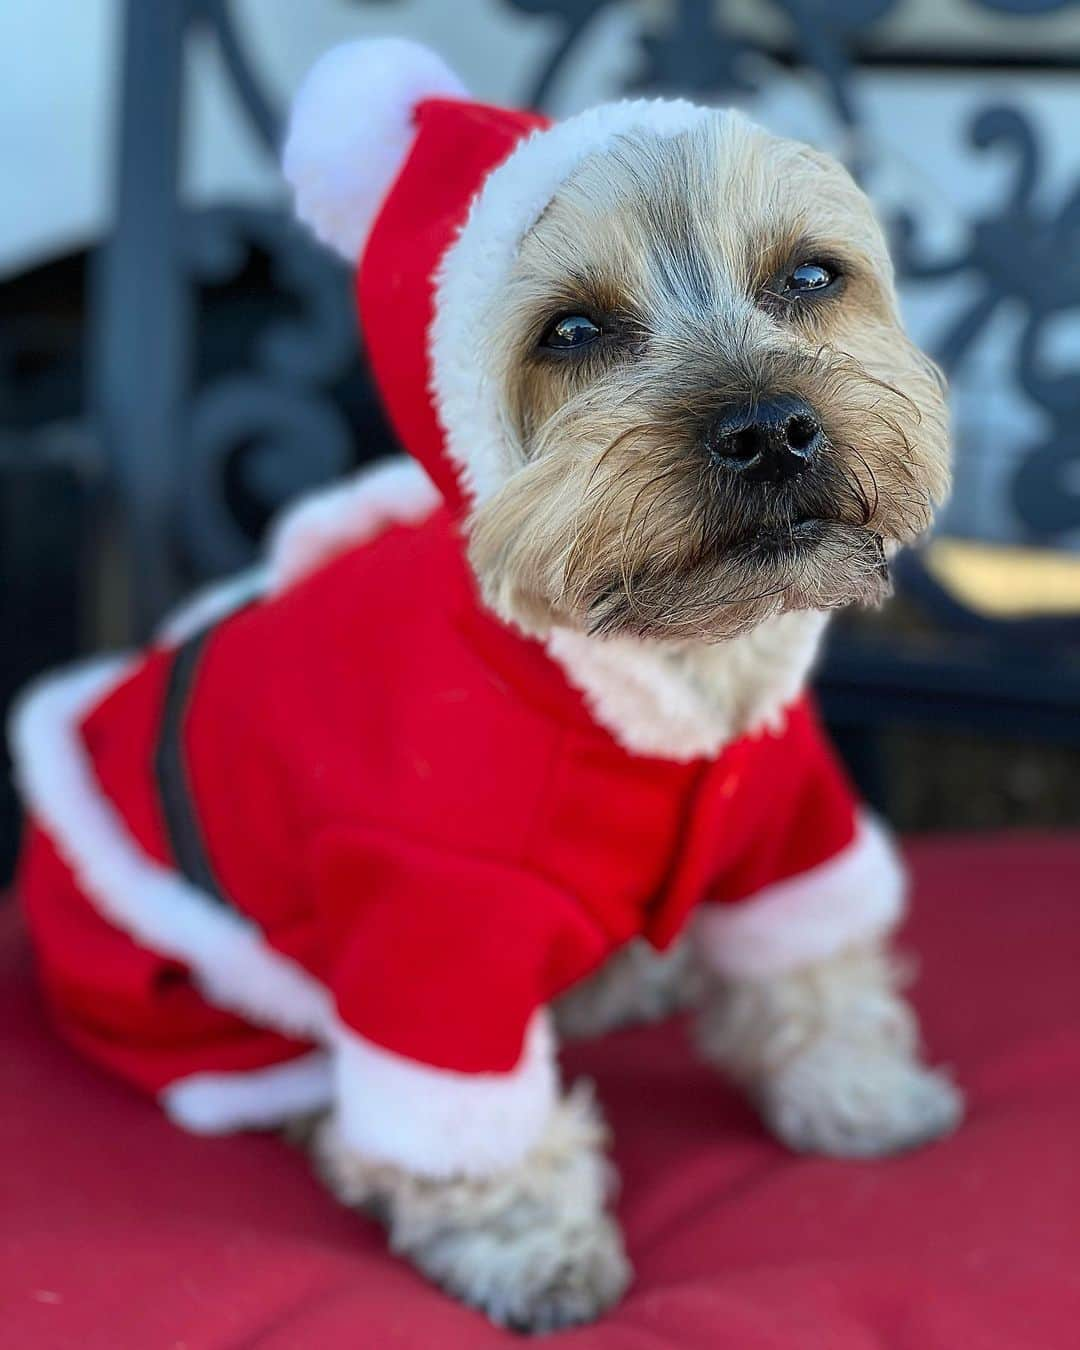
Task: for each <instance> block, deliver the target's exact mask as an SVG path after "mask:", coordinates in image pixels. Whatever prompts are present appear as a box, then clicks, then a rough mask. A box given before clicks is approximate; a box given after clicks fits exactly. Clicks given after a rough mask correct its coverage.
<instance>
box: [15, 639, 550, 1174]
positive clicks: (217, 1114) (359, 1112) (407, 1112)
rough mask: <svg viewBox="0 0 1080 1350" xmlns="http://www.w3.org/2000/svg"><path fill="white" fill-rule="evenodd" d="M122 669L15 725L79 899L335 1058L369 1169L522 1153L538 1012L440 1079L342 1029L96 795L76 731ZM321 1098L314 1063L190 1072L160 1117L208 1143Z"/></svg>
mask: <svg viewBox="0 0 1080 1350" xmlns="http://www.w3.org/2000/svg"><path fill="white" fill-rule="evenodd" d="M130 668H131V667H130V665H129V663H128V662H127V661H126V660H124V659H110V660H105V661H98V662H94V663H91V664H88V665H86V666H82V667H78V668H76V669H75V670H72V671H69V672H65V673H63V674H61V675H55V676H52V677H50V678H48V679H46V680H42V681H39V682H38V683H37V684H36V685H34V686H32V687H31V689H30V690H29V691H28V692H27V693H26V694H24V695H23V696H22V697H21V698H20V700H19V701H18V703H17V705H16V708H15V710H14V712H13V715H12V721H11V729H10V739H11V747H12V755H13V758H14V761H15V770H16V777H17V781H18V783H19V787H20V790H21V792H22V796H23V800H24V801H25V803H26V805H27V807H28V808H29V809H30V810H31V811H32V812H33V814H34V816H35V817H36V819H37V820H38V821H39V822H40V824H41V825H42V827H43V828H44V829H45V830H47V832H48V834H49V836H50V838H51V839H52V841H53V843H54V844H55V846H56V848H57V849H58V851H59V852H60V854H61V856H62V857H63V858H64V859H65V861H66V862H67V863H68V865H69V866H70V867H71V868H72V870H73V872H74V873H75V875H76V878H77V879H78V882H79V885H80V886H81V888H82V889H83V891H84V893H85V894H86V896H87V898H88V899H90V900H91V901H92V902H93V903H94V905H95V906H96V907H97V908H98V910H99V911H100V912H101V913H102V914H103V915H104V916H105V917H106V918H107V919H108V920H109V921H110V922H112V923H114V924H115V925H116V926H117V927H118V928H120V929H122V930H123V931H124V932H126V933H129V934H131V936H132V937H133V938H135V940H136V941H137V942H139V943H141V944H142V945H144V946H145V947H148V948H149V949H150V950H151V951H156V952H159V953H161V954H162V955H164V956H169V957H172V958H174V959H175V960H178V961H181V962H183V963H184V965H186V966H187V967H188V969H189V970H190V971H191V975H192V979H193V981H194V982H195V984H196V986H197V987H198V988H199V990H200V991H201V992H202V994H203V996H204V997H205V998H206V999H207V1001H208V1002H209V1003H211V1004H213V1005H214V1006H215V1007H218V1008H223V1009H225V1010H227V1011H229V1012H232V1013H236V1014H237V1015H239V1016H240V1017H244V1018H246V1019H247V1020H248V1021H250V1022H252V1023H254V1024H255V1025H256V1026H263V1027H270V1028H272V1029H274V1030H276V1031H280V1032H283V1033H284V1034H286V1035H290V1036H295V1037H301V1038H304V1039H308V1040H313V1041H316V1042H318V1043H320V1044H321V1045H323V1046H326V1047H329V1048H331V1049H332V1050H333V1051H334V1059H335V1060H336V1066H335V1073H334V1078H335V1082H336V1089H337V1094H338V1096H339V1099H340V1101H341V1104H342V1111H343V1115H344V1117H345V1120H346V1121H347V1123H348V1135H349V1138H350V1140H351V1141H352V1142H353V1144H354V1146H355V1147H356V1148H357V1149H359V1150H361V1151H363V1152H366V1151H367V1150H368V1149H369V1148H370V1150H371V1153H370V1156H371V1157H373V1158H374V1159H377V1160H389V1159H393V1160H394V1161H395V1162H397V1163H399V1164H400V1165H402V1166H404V1167H408V1168H410V1169H411V1170H414V1171H417V1172H429V1173H432V1174H437V1175H445V1174H447V1173H448V1172H450V1171H464V1172H468V1173H470V1174H475V1175H481V1174H483V1173H485V1172H487V1171H490V1170H493V1169H495V1168H498V1167H501V1166H507V1165H509V1164H510V1162H511V1161H514V1160H516V1158H517V1157H519V1156H521V1154H523V1153H524V1152H526V1151H527V1150H528V1149H529V1148H530V1147H531V1146H532V1143H533V1142H534V1141H535V1140H536V1139H537V1138H538V1137H539V1135H540V1134H541V1133H542V1131H543V1129H544V1125H545V1123H546V1121H547V1118H548V1115H549V1114H550V1110H551V1107H552V1105H553V1103H554V1100H555V1095H556V1074H555V1065H554V1056H553V1048H552V1038H551V1034H550V1030H549V1028H548V1024H547V1016H546V1014H544V1013H541V1014H538V1015H537V1016H536V1018H534V1020H533V1022H532V1024H531V1025H530V1028H529V1032H528V1035H527V1037H526V1044H525V1049H524V1052H523V1054H522V1059H521V1062H520V1063H519V1065H518V1066H517V1068H516V1069H514V1070H513V1071H512V1072H511V1073H508V1074H456V1073H449V1072H446V1071H444V1070H439V1069H432V1068H429V1067H427V1066H425V1065H422V1064H417V1063H414V1062H412V1061H410V1060H407V1059H404V1058H403V1057H401V1056H399V1055H395V1054H393V1053H391V1052H390V1051H387V1050H383V1049H380V1048H379V1047H377V1046H375V1045H373V1044H371V1043H370V1042H367V1041H365V1040H364V1039H363V1038H362V1037H360V1036H359V1035H357V1034H356V1033H355V1032H353V1031H351V1030H350V1029H349V1028H347V1027H345V1026H344V1025H343V1024H342V1023H341V1021H340V1020H339V1018H338V1016H337V1013H336V1010H335V1009H334V1006H333V1001H332V999H331V997H330V994H329V992H328V991H327V990H326V989H325V988H324V986H323V985H322V984H321V983H320V982H319V981H318V980H316V979H315V978H314V977H313V976H312V975H310V974H309V973H308V972H307V971H306V970H304V969H303V968H302V967H301V966H300V965H298V964H297V963H296V962H294V961H292V960H290V959H289V958H288V957H286V956H283V955H282V954H281V953H280V952H277V951H275V950H274V949H273V948H272V947H270V946H269V944H268V943H267V942H266V940H265V938H264V936H263V934H262V933H261V932H260V930H259V929H258V928H257V927H256V926H255V925H254V924H253V923H251V922H250V921H249V920H247V919H245V918H243V917H242V916H241V915H239V914H237V913H236V912H235V911H233V910H229V909H223V908H222V907H221V906H220V905H218V904H216V903H215V902H214V901H213V900H212V899H211V898H210V897H209V896H207V895H206V894H205V893H204V892H202V891H200V890H198V889H197V888H196V887H194V886H192V885H190V884H189V883H188V882H187V881H186V880H185V879H184V878H183V877H181V876H179V875H178V874H177V873H175V872H173V871H171V870H169V869H167V868H165V867H162V866H160V865H159V864H158V863H156V862H154V861H153V860H152V859H150V858H148V857H147V856H146V855H145V854H144V853H143V852H142V851H141V850H140V849H139V847H138V845H137V844H136V842H135V841H134V840H133V839H132V838H131V836H130V834H129V833H128V830H127V826H126V825H125V823H124V821H123V820H122V818H121V817H120V816H119V814H118V813H117V812H116V810H115V809H114V808H113V806H112V804H111V803H110V802H109V801H108V800H107V799H106V798H105V797H104V795H103V794H102V792H101V791H100V789H99V787H98V784H97V780H96V778H95V776H94V769H93V765H92V764H91V762H90V760H89V756H88V755H87V753H86V751H85V749H84V747H83V744H82V740H81V737H80V734H79V730H78V728H79V724H80V722H81V721H82V718H83V717H84V716H85V715H86V713H87V712H89V710H90V709H91V708H93V707H94V706H95V705H97V704H98V703H99V702H100V701H101V700H102V699H103V698H104V697H106V696H107V694H108V693H109V692H110V690H112V689H113V688H115V687H116V685H117V684H118V683H119V682H120V681H121V680H123V679H124V678H125V676H126V674H127V672H128V670H129V669H130ZM330 1086H331V1085H330V1083H329V1076H328V1073H327V1070H326V1066H325V1055H315V1054H313V1055H308V1056H304V1057H303V1058H302V1059H299V1060H293V1061H290V1062H288V1063H286V1064H282V1065H275V1066H272V1067H271V1068H268V1069H265V1070H259V1071H255V1072H253V1073H248V1074H216V1073H207V1074H195V1075H192V1076H191V1077H189V1078H186V1079H182V1080H179V1081H177V1082H176V1083H174V1084H172V1085H171V1086H170V1087H169V1088H168V1089H166V1091H165V1092H164V1093H163V1094H162V1104H163V1106H164V1108H165V1110H166V1111H167V1112H168V1114H169V1115H170V1117H171V1118H172V1119H173V1120H175V1121H176V1122H177V1123H178V1124H180V1125H184V1126H185V1127H187V1128H189V1129H193V1130H197V1131H199V1132H203V1133H208V1132H214V1133H216V1132H220V1131H222V1130H233V1129H239V1128H242V1127H243V1126H245V1125H252V1126H261V1127H265V1126H269V1125H273V1124H278V1123H280V1122H281V1121H282V1120H284V1119H287V1118H288V1117H289V1116H291V1115H294V1114H296V1113H297V1112H302V1111H307V1110H313V1109H317V1108H318V1107H320V1106H322V1105H325V1104H326V1101H327V1100H328V1097H329V1089H330Z"/></svg>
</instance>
